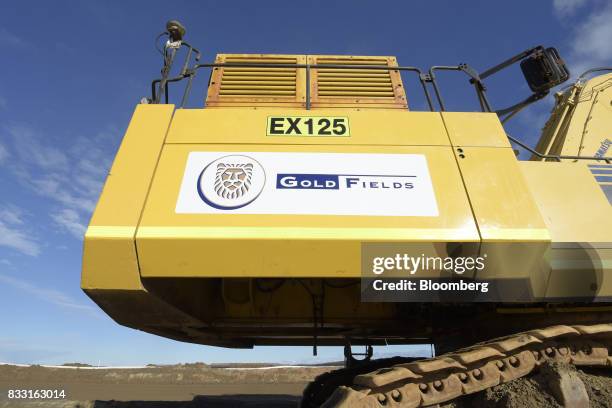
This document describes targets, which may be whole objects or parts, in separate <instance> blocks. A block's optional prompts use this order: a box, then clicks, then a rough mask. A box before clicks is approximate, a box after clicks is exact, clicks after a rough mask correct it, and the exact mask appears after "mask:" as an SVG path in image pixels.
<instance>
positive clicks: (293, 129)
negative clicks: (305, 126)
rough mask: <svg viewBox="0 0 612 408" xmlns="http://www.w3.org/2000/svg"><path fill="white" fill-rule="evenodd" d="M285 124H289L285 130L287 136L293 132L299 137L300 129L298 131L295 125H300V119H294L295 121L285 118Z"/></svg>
mask: <svg viewBox="0 0 612 408" xmlns="http://www.w3.org/2000/svg"><path fill="white" fill-rule="evenodd" d="M287 122H288V123H289V129H287V134H288V135H290V134H291V132H294V133H295V134H296V135H301V134H302V132H300V129H298V127H297V125H298V123H300V118H295V120H293V119H291V118H287Z"/></svg>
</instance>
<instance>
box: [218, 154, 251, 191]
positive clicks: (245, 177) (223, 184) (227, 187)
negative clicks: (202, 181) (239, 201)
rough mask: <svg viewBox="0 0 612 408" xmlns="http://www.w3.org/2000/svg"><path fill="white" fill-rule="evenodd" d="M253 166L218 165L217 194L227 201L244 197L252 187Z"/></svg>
mask: <svg viewBox="0 0 612 408" xmlns="http://www.w3.org/2000/svg"><path fill="white" fill-rule="evenodd" d="M252 175H253V164H251V163H241V164H228V163H218V164H217V174H216V177H215V192H216V193H217V195H218V196H219V197H222V198H225V199H230V200H233V199H236V198H239V197H242V196H243V195H244V194H246V193H247V191H249V188H250V187H251V176H252Z"/></svg>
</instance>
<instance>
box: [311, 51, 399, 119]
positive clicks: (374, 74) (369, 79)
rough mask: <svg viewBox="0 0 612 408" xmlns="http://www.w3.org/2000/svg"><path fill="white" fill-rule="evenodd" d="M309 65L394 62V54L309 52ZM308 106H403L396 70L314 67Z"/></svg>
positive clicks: (372, 64)
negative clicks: (385, 55)
mask: <svg viewBox="0 0 612 408" xmlns="http://www.w3.org/2000/svg"><path fill="white" fill-rule="evenodd" d="M308 61H309V63H310V64H312V65H319V66H320V65H371V66H397V61H396V59H395V58H394V57H356V56H354V57H350V56H326V55H317V56H309V57H308ZM311 78H312V79H311V95H312V107H315V108H316V107H340V106H345V107H352V106H357V107H381V108H403V109H405V108H406V107H407V102H406V94H405V92H404V88H403V85H402V80H401V76H400V74H399V71H393V70H391V71H387V70H381V69H367V68H363V69H348V68H346V69H343V68H340V67H336V68H317V69H313V70H312V74H311Z"/></svg>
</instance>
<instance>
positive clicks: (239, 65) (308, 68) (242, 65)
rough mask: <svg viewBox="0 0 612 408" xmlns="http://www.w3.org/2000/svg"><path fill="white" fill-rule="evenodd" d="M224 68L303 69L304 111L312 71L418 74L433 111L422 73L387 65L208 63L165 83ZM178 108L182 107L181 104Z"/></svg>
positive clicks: (418, 70) (417, 70)
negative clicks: (206, 69) (209, 69)
mask: <svg viewBox="0 0 612 408" xmlns="http://www.w3.org/2000/svg"><path fill="white" fill-rule="evenodd" d="M224 67H236V68H271V69H281V68H295V69H305V70H306V109H310V107H311V96H310V71H311V70H312V69H374V70H383V71H407V72H415V73H417V74H418V77H419V82H420V84H421V86H422V88H423V92H424V94H425V97H426V99H427V104H428V105H429V110H430V111H432V112H433V111H434V107H433V102H432V99H431V95H430V94H429V91H428V90H427V85H426V83H427V82H429V81H427V79H426V78H427V77H426V76H424V75H423V72H422V71H421V70H420V69H419V68H416V67H393V66H387V65H342V64H264V63H242V62H237V63H233V62H232V63H210V64H196V65H195V66H194V67H193V68H192V69H188V70H186V71H185V72H181V74H179V75H178V76H176V77H174V78H170V79H166V80H165V82H166V83H167V82H177V81H180V80H182V79H184V78H187V77H189V78H190V81H191V80H193V77H194V76H195V73H196V71H197V70H198V69H200V68H224ZM162 81H163V78H160V79H156V80H154V81H153V82H152V84H151V89H152V100H153V101H157V92H156V88H157V84H159V83H161V82H162ZM190 91H191V86H188V87H186V89H185V93H184V94H183V98H182V100H183V102H184V101H186V100H187V98H188V96H189V92H190ZM180 107H183V104H181V106H180Z"/></svg>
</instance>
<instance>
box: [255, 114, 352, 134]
mask: <svg viewBox="0 0 612 408" xmlns="http://www.w3.org/2000/svg"><path fill="white" fill-rule="evenodd" d="M266 134H267V135H268V136H298V137H299V136H323V137H325V136H327V137H334V136H335V137H342V136H350V135H351V130H350V128H349V119H348V117H346V116H268V126H267V131H266Z"/></svg>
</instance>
